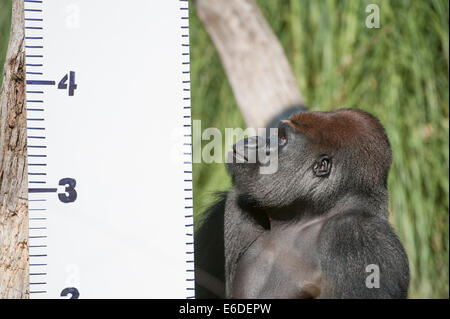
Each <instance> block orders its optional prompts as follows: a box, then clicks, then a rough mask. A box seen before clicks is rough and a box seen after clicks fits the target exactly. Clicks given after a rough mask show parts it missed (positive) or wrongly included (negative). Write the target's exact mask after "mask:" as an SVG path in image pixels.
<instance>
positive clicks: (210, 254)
mask: <svg viewBox="0 0 450 319" xmlns="http://www.w3.org/2000/svg"><path fill="white" fill-rule="evenodd" d="M226 196H227V194H226V193H221V194H219V200H218V201H217V202H216V203H215V204H214V205H212V206H211V207H209V208H208V209H207V210H206V211H205V212H203V213H202V217H201V219H202V220H201V221H200V222H199V223H198V224H200V226H199V227H198V229H196V231H195V237H194V244H195V295H196V298H224V297H225V249H224V213H225V202H226Z"/></svg>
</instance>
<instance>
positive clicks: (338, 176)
mask: <svg viewBox="0 0 450 319" xmlns="http://www.w3.org/2000/svg"><path fill="white" fill-rule="evenodd" d="M269 154H270V156H268V155H269ZM233 157H234V161H233V163H230V164H228V171H229V172H230V174H231V177H232V180H233V183H234V185H235V186H236V187H237V189H238V190H239V191H240V192H241V194H242V195H245V196H247V197H248V198H249V199H250V200H251V201H252V202H254V203H255V205H256V206H259V207H267V208H269V207H283V206H287V205H290V204H291V203H293V202H294V201H298V200H300V201H303V202H306V201H309V202H314V203H320V202H321V201H326V200H330V198H333V197H336V196H338V195H339V194H340V193H341V192H348V191H349V190H350V191H353V190H354V191H355V192H358V191H364V192H371V191H374V190H375V189H374V188H375V187H378V186H379V185H382V186H384V187H386V179H387V173H388V169H389V165H390V162H391V151H390V147H389V142H388V140H387V138H386V135H385V133H384V130H383V128H382V126H381V125H380V124H379V123H378V121H377V120H376V119H375V118H374V117H372V116H371V115H369V114H368V113H365V112H363V111H360V110H355V109H343V110H338V111H333V112H305V113H300V114H297V115H294V116H293V117H291V119H289V120H286V121H282V122H280V124H279V126H278V135H277V136H272V137H270V138H267V139H266V138H262V137H251V138H248V139H244V140H241V141H239V142H238V143H236V145H234V147H233ZM255 159H256V160H255ZM268 159H270V161H271V163H268V162H267V160H268ZM274 161H277V163H275V164H276V165H275V166H278V169H276V170H275V171H274V172H272V173H271V174H267V173H266V174H265V173H264V170H262V168H265V167H267V166H268V165H273V164H274ZM266 171H267V170H266Z"/></svg>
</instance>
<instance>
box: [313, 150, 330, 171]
mask: <svg viewBox="0 0 450 319" xmlns="http://www.w3.org/2000/svg"><path fill="white" fill-rule="evenodd" d="M313 169H314V173H315V174H316V176H327V175H328V174H330V170H331V161H330V158H329V157H328V156H327V155H323V156H321V157H319V158H318V159H317V160H316V163H315V164H314V167H313Z"/></svg>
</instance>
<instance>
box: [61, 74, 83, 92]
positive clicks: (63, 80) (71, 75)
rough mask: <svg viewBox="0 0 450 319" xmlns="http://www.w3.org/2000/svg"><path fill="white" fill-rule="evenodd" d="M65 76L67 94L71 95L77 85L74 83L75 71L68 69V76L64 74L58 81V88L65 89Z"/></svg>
mask: <svg viewBox="0 0 450 319" xmlns="http://www.w3.org/2000/svg"><path fill="white" fill-rule="evenodd" d="M67 78H68V79H69V96H73V93H74V91H75V90H76V89H77V87H78V85H77V84H75V72H74V71H70V72H69V76H67V74H66V75H64V77H63V78H62V79H61V81H59V83H58V89H61V90H65V89H67Z"/></svg>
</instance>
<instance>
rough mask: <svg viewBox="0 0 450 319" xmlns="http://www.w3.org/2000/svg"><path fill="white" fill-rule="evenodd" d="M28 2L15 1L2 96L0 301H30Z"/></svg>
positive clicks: (0, 97) (0, 119)
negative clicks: (25, 8) (9, 299)
mask: <svg viewBox="0 0 450 319" xmlns="http://www.w3.org/2000/svg"><path fill="white" fill-rule="evenodd" d="M23 4H24V2H23V0H13V4H12V19H11V33H10V39H9V45H8V51H7V53H6V61H5V68H4V78H3V86H2V90H1V93H0V298H28V296H29V289H28V285H29V280H28V176H27V173H28V169H27V132H26V128H27V125H26V124H27V120H26V105H25V52H24V35H25V34H24V5H23Z"/></svg>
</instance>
